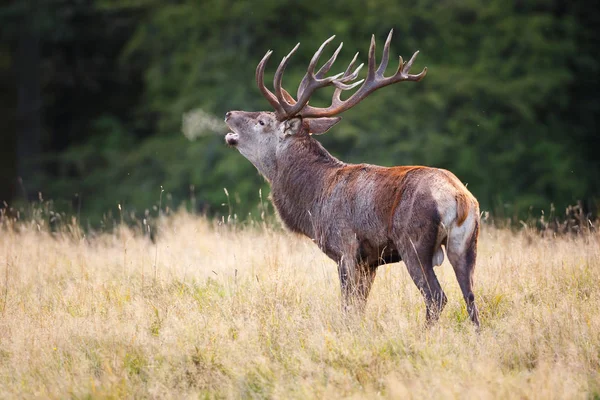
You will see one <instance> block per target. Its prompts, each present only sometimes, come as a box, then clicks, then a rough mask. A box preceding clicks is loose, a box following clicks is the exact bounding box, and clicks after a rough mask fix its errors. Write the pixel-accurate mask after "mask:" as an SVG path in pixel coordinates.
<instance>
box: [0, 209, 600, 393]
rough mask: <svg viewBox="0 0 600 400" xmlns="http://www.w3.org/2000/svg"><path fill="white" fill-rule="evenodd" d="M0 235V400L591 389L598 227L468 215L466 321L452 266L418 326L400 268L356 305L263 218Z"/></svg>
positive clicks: (598, 384)
mask: <svg viewBox="0 0 600 400" xmlns="http://www.w3.org/2000/svg"><path fill="white" fill-rule="evenodd" d="M2 225H3V226H2V229H0V398H3V399H8V398H51V399H54V398H92V399H96V398H97V399H103V398H160V399H169V398H172V399H182V398H282V399H288V398H298V399H306V398H348V397H351V398H402V399H410V398H461V399H463V398H476V399H486V398H521V399H568V398H580V399H598V398H600V287H599V283H600V234H598V233H590V234H587V235H581V236H577V237H574V236H562V237H552V235H548V237H541V236H540V235H538V234H537V233H535V232H532V231H531V230H528V229H522V230H520V231H518V232H515V231H511V230H508V229H498V228H494V227H492V226H484V227H483V230H482V233H481V237H480V245H479V255H478V263H477V270H476V274H475V280H476V281H475V295H476V301H477V302H478V305H479V309H480V313H481V323H482V326H481V331H480V332H479V333H478V332H476V331H475V329H474V328H473V326H472V325H471V323H470V322H469V321H468V316H467V313H466V310H465V306H464V302H463V300H462V298H461V295H460V290H459V288H458V284H457V283H456V279H455V277H454V272H453V270H452V267H451V266H450V265H449V264H448V263H447V261H445V262H444V264H443V265H442V266H440V267H437V268H436V273H437V275H438V277H439V279H440V282H441V284H442V287H443V288H444V290H445V292H446V294H447V296H448V299H449V302H448V305H447V307H446V309H445V310H444V312H443V313H442V316H441V319H440V322H439V323H438V324H437V325H435V326H433V327H431V328H426V327H425V310H424V304H423V301H422V297H421V295H420V294H419V293H418V291H417V289H416V287H415V286H414V284H413V283H412V281H411V280H410V278H409V276H408V274H407V272H406V269H405V266H404V264H402V263H400V264H391V265H384V266H382V267H380V268H379V270H378V276H377V280H376V282H375V284H374V287H373V290H372V292H371V296H370V298H369V302H368V305H367V309H366V313H365V315H364V316H353V315H350V316H348V315H346V316H345V315H343V314H341V312H340V299H339V296H340V295H339V284H338V278H337V271H336V265H335V264H334V263H333V262H332V261H331V260H329V259H328V258H327V257H326V256H325V255H323V254H322V253H321V252H320V251H319V250H318V248H317V247H316V246H315V245H314V244H313V243H312V242H311V241H310V240H309V239H306V238H303V237H299V236H296V235H294V234H291V233H288V232H285V231H283V230H282V229H280V228H278V227H277V226H276V225H272V224H264V223H256V224H248V225H243V226H242V225H239V224H234V223H227V222H225V223H224V222H222V221H221V222H219V221H212V220H209V219H207V218H204V217H200V216H193V215H190V214H187V213H183V212H182V213H176V214H175V215H172V216H170V217H168V218H167V217H165V218H163V219H161V221H160V222H159V224H158V226H157V227H156V229H157V232H158V234H157V241H156V243H153V242H152V241H151V240H150V239H149V237H148V235H146V234H144V231H143V230H142V229H133V228H128V227H126V226H121V227H117V229H115V230H114V231H112V232H110V233H108V232H106V233H84V232H82V231H81V230H79V229H78V228H77V227H76V226H75V225H73V226H65V227H64V228H61V229H60V230H58V231H57V232H52V231H51V229H49V228H48V227H47V226H45V224H43V223H40V222H23V223H18V224H15V223H13V222H10V221H7V220H5V221H4V222H3V223H2Z"/></svg>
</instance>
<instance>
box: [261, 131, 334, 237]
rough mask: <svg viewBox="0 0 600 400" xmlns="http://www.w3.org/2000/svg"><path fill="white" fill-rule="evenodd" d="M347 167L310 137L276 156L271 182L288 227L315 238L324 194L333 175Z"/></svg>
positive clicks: (282, 216) (280, 211) (274, 200)
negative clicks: (275, 171) (275, 166)
mask: <svg viewBox="0 0 600 400" xmlns="http://www.w3.org/2000/svg"><path fill="white" fill-rule="evenodd" d="M343 165H344V163H342V162H341V161H339V160H338V159H336V158H335V157H333V156H332V155H331V154H329V152H327V150H325V148H324V147H323V146H322V145H321V144H320V143H319V142H318V141H317V140H315V139H313V138H312V137H310V136H308V135H307V136H305V137H300V138H294V140H292V141H290V144H289V145H287V146H285V147H284V148H283V149H282V150H280V151H279V152H278V155H277V173H276V176H275V177H274V179H273V180H272V181H271V196H272V199H273V204H274V205H275V208H276V209H277V212H278V213H279V216H280V217H281V219H282V220H283V222H284V223H285V225H286V226H287V227H288V228H289V229H290V230H292V231H294V232H299V233H303V234H305V235H307V236H309V237H311V238H315V226H316V225H317V221H316V220H315V218H317V214H318V210H319V208H320V206H321V202H322V193H323V192H324V191H325V189H326V188H327V187H328V185H329V182H330V181H331V177H332V175H333V174H334V173H335V171H336V170H338V169H339V168H341V167H342V166H343Z"/></svg>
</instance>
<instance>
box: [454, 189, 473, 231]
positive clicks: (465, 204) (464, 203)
mask: <svg viewBox="0 0 600 400" xmlns="http://www.w3.org/2000/svg"><path fill="white" fill-rule="evenodd" d="M470 203H471V202H470V201H469V196H467V195H466V194H465V193H458V194H457V195H456V224H457V226H461V225H462V224H463V222H465V220H466V219H467V216H468V215H469V210H470Z"/></svg>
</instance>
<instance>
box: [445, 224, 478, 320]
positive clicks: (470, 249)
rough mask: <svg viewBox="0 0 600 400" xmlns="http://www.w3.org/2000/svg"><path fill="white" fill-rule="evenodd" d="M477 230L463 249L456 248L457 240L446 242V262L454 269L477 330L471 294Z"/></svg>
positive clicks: (475, 312) (476, 313) (476, 316)
mask: <svg viewBox="0 0 600 400" xmlns="http://www.w3.org/2000/svg"><path fill="white" fill-rule="evenodd" d="M477 230H478V228H476V229H475V231H474V233H473V234H472V236H471V240H470V241H469V242H467V243H466V246H465V248H464V249H461V248H458V245H457V243H460V240H456V239H459V238H454V239H455V240H453V237H450V238H449V241H448V251H447V252H448V260H449V261H450V264H452V267H453V268H454V273H455V274H456V279H457V280H458V285H459V286H460V290H461V291H462V294H463V298H464V299H465V303H466V304H467V312H468V313H469V317H470V318H471V321H472V322H473V324H475V326H476V327H477V328H479V311H478V310H477V306H476V305H475V295H474V294H473V272H474V271H475V259H476V258H477Z"/></svg>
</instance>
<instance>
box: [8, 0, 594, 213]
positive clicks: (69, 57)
mask: <svg viewBox="0 0 600 400" xmlns="http://www.w3.org/2000/svg"><path fill="white" fill-rule="evenodd" d="M34 3H35V2H34ZM586 4H587V3H584V2H582V1H579V2H577V1H572V2H564V1H533V0H523V1H517V2H506V1H500V0H493V1H487V0H486V1H483V0H466V1H429V0H420V1H395V2H390V1H382V0H344V1H337V0H332V1H329V2H327V3H322V2H311V1H291V0H287V1H282V0H257V1H226V0H205V1H192V0H182V1H173V2H162V1H153V0H138V1H134V0H132V1H110V0H104V1H96V2H80V1H47V2H41V3H39V4H38V3H36V4H34V5H32V3H31V2H15V3H11V4H9V5H5V6H0V25H1V28H0V30H1V32H2V35H3V40H2V49H3V50H4V51H3V54H4V55H3V57H2V58H1V59H0V61H1V63H0V69H2V71H3V74H2V75H1V77H2V79H1V81H2V86H3V87H4V88H6V90H5V91H3V92H2V94H0V99H1V100H2V104H3V105H4V104H5V105H6V107H4V111H3V114H1V115H0V117H1V118H2V119H3V120H5V121H7V122H6V126H7V127H9V135H10V134H12V131H13V130H14V132H15V133H14V136H13V137H12V139H11V137H10V136H8V135H7V136H5V137H4V138H3V139H2V142H0V145H2V144H4V146H3V148H2V150H0V152H1V153H0V154H1V155H2V156H3V157H4V160H5V161H4V164H3V165H4V169H5V171H4V173H3V174H2V175H0V179H4V182H5V186H7V187H8V186H10V185H11V183H10V182H12V181H14V178H15V177H16V176H17V175H18V173H17V171H14V173H12V172H11V171H13V170H14V168H13V169H12V170H11V168H12V167H11V165H13V164H14V162H15V158H18V156H17V157H15V156H14V155H13V154H14V152H13V153H11V146H13V147H14V143H16V142H18V135H19V120H18V118H19V117H18V116H17V117H16V119H15V117H14V114H15V113H16V111H15V110H16V106H15V105H14V104H15V102H13V100H14V99H16V98H17V96H16V93H17V91H18V90H19V89H18V87H19V81H18V79H16V85H14V86H13V85H12V84H13V83H15V76H17V77H18V74H17V73H16V72H15V71H16V70H17V69H18V68H20V66H19V62H18V60H19V59H18V57H17V52H18V49H19V43H20V42H19V38H20V37H21V36H22V35H23V34H24V33H23V32H24V30H27V31H28V32H33V34H35V35H37V37H38V38H39V46H40V49H41V57H40V58H41V61H40V63H39V74H40V77H41V78H40V79H41V84H40V90H41V93H42V99H43V104H42V107H41V112H40V118H41V120H42V126H43V131H42V135H41V139H40V140H41V143H42V151H41V152H40V153H39V154H38V155H37V156H36V157H35V158H34V159H33V160H30V161H31V162H32V163H34V164H35V165H36V168H35V169H33V170H32V172H31V173H30V175H29V176H25V177H23V180H24V181H25V183H26V186H27V189H26V190H27V191H36V192H37V191H41V192H43V193H44V196H45V197H46V198H52V199H54V200H55V202H56V204H57V206H60V205H61V204H62V205H63V206H64V207H65V208H71V209H72V208H73V207H75V206H74V201H73V196H74V195H75V194H77V199H78V200H77V202H78V205H77V207H79V206H81V208H82V211H83V212H85V213H87V214H88V215H90V216H97V215H101V214H102V213H105V212H107V210H111V209H112V210H114V209H115V207H116V205H117V204H122V205H123V206H124V207H125V208H126V209H127V210H131V211H136V212H139V213H141V212H143V210H145V209H149V208H151V207H152V206H153V205H155V204H156V203H157V202H158V200H159V193H160V188H161V186H162V187H164V190H165V192H166V193H167V196H166V200H165V201H167V202H168V204H170V205H171V206H177V205H179V204H181V203H183V202H187V204H190V199H193V201H194V204H195V205H194V207H196V208H197V209H198V210H200V209H206V210H208V211H209V212H210V213H213V214H219V213H225V214H226V213H227V212H228V211H229V207H228V206H223V205H222V204H224V203H228V202H229V203H232V204H233V207H234V211H235V212H237V213H238V214H241V215H246V213H248V212H253V211H256V205H257V204H258V203H259V201H260V200H259V188H262V193H267V191H268V189H267V186H266V184H265V182H264V181H263V179H262V178H260V177H259V176H258V174H257V172H256V171H255V169H254V168H253V167H252V165H251V164H250V163H249V162H248V161H246V160H245V159H244V158H243V157H242V156H240V155H239V154H237V152H236V151H234V150H231V149H228V148H227V147H226V146H225V145H224V141H223V135H222V134H224V133H225V132H226V128H225V126H224V125H223V130H222V131H221V132H214V131H213V130H206V131H205V132H201V133H203V134H201V135H200V136H199V137H198V138H196V139H194V140H189V139H188V138H186V137H185V136H184V135H183V134H182V118H183V115H184V114H185V113H187V112H189V111H190V110H197V109H200V110H203V111H205V112H209V113H211V114H213V115H214V116H215V118H218V119H220V118H221V116H222V115H223V114H224V113H225V112H226V111H228V110H231V109H243V110H263V109H269V108H268V103H267V102H266V101H265V100H264V99H263V98H262V97H261V95H260V94H259V92H258V90H257V88H256V86H255V83H254V70H255V68H256V64H257V63H258V61H259V60H260V59H261V57H262V56H263V55H264V53H265V52H266V51H267V50H268V49H273V50H274V53H275V57H272V60H271V63H270V65H268V67H267V69H268V70H269V72H270V75H269V76H267V80H268V81H269V80H270V79H271V78H272V73H273V72H274V70H275V67H276V65H277V61H278V60H279V57H282V56H283V55H285V54H287V52H288V51H289V50H290V49H291V48H292V47H293V45H295V43H297V42H301V43H302V45H301V47H300V49H299V52H298V53H297V54H296V56H295V57H294V58H293V60H292V62H291V65H290V66H289V67H288V71H287V73H286V76H285V85H286V86H289V87H295V86H294V85H297V84H298V82H299V80H300V79H301V77H302V76H303V74H304V72H305V68H306V66H307V64H308V61H309V60H310V58H311V56H312V54H313V53H314V51H315V50H316V48H317V47H318V46H319V45H320V44H321V43H322V41H323V40H324V39H326V38H328V37H329V36H330V35H332V34H336V35H337V38H336V40H340V41H344V42H345V47H344V49H343V50H342V53H341V55H340V57H339V59H338V61H337V65H338V69H340V70H343V69H344V68H345V65H347V63H348V62H349V61H350V58H351V57H352V56H353V55H354V53H355V52H356V51H360V52H361V56H360V59H361V60H362V61H366V52H367V49H368V45H369V41H370V35H371V34H372V33H374V34H375V36H376V38H377V39H378V43H379V50H380V49H381V46H382V44H383V41H384V39H385V36H386V35H387V32H388V31H389V29H391V28H393V29H394V32H395V33H394V39H393V42H392V52H393V55H394V56H397V55H403V56H404V58H405V59H406V58H407V57H409V56H410V55H411V54H412V52H413V51H415V50H417V49H418V50H420V51H421V53H420V56H419V58H418V59H417V62H416V64H415V66H414V67H413V71H419V70H420V69H422V68H423V67H424V66H425V65H426V66H427V67H428V69H429V72H428V75H427V77H426V79H424V80H423V81H422V82H420V83H418V84H413V83H404V84H399V85H395V86H392V87H389V88H386V89H383V90H381V91H380V92H377V93H375V94H373V95H371V96H370V97H369V99H368V100H366V101H364V102H363V103H362V104H361V105H359V106H358V107H355V108H354V109H352V110H350V111H349V112H347V113H346V114H345V115H344V121H343V123H341V124H339V125H338V126H336V128H334V129H333V130H332V131H331V132H330V133H328V134H327V135H324V136H322V137H321V138H322V139H320V140H322V142H323V143H324V145H325V147H327V148H328V149H329V150H330V151H331V152H332V153H333V154H334V155H336V156H338V157H339V158H341V159H343V160H344V161H347V162H370V163H377V164H381V165H402V164H425V165H430V166H436V167H442V168H447V169H449V170H451V171H453V172H454V173H455V174H456V175H457V176H458V177H459V178H460V179H461V180H462V181H463V182H466V183H468V187H469V189H470V190H471V191H472V192H473V193H474V194H475V195H476V196H477V197H478V199H479V200H480V203H481V205H482V208H483V209H486V210H492V211H493V212H496V213H497V214H503V213H508V214H509V215H513V214H518V213H522V212H527V210H528V209H530V207H533V208H534V209H540V208H546V209H547V208H549V206H550V204H551V203H554V204H556V205H557V207H563V206H565V205H567V204H571V203H573V202H575V201H577V200H580V199H583V200H586V201H587V202H588V203H593V202H594V199H597V198H599V197H600V160H599V158H600V157H598V149H600V140H599V136H598V133H597V131H596V127H597V122H598V116H599V115H600V102H599V96H598V93H599V89H600V88H599V85H598V72H599V67H600V60H599V57H598V53H597V50H596V49H597V48H599V47H598V35H597V33H596V29H597V27H598V26H600V24H599V23H600V18H599V16H600V12H599V11H598V10H597V9H594V8H590V7H588V6H586ZM330 50H331V51H333V46H332V49H330ZM392 60H393V58H392ZM394 68H395V65H393V62H390V67H389V70H390V72H388V73H391V72H392V71H391V70H392V69H394ZM335 70H336V69H335V67H334V69H333V70H332V72H335ZM363 72H364V71H363ZM330 95H331V92H326V93H320V94H319V97H318V98H317V99H315V101H314V103H316V104H323V105H324V104H325V103H326V102H327V100H328V99H329V97H330ZM15 121H16V122H15ZM11 127H12V128H14V129H12V130H11ZM11 163H12V164H11ZM21 175H23V174H21ZM13 186H14V187H13V189H12V191H8V192H7V193H8V194H5V195H4V196H5V197H7V198H14V197H16V194H17V193H20V189H19V188H18V187H16V186H15V185H13ZM223 188H227V189H228V191H229V193H230V194H231V196H230V198H229V199H227V197H226V195H225V193H224V191H223ZM263 197H264V196H263Z"/></svg>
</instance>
